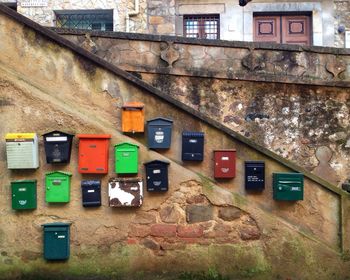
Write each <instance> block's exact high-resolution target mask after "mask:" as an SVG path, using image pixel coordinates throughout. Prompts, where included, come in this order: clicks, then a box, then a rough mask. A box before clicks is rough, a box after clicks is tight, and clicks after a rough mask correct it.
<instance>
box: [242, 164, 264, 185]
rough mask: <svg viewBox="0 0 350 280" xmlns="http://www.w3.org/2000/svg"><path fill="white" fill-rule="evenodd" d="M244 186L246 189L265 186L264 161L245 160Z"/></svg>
mask: <svg viewBox="0 0 350 280" xmlns="http://www.w3.org/2000/svg"><path fill="white" fill-rule="evenodd" d="M245 188H246V190H257V191H259V190H260V191H261V190H263V189H264V188H265V162H263V161H246V162H245Z"/></svg>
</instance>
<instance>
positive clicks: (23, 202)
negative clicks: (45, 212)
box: [18, 200, 27, 205]
mask: <svg viewBox="0 0 350 280" xmlns="http://www.w3.org/2000/svg"><path fill="white" fill-rule="evenodd" d="M18 203H19V204H20V205H26V204H27V200H19V201H18Z"/></svg>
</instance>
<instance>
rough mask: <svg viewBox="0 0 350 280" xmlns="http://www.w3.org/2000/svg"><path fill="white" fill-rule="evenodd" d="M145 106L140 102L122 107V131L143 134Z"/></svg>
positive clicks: (128, 103) (129, 103)
mask: <svg viewBox="0 0 350 280" xmlns="http://www.w3.org/2000/svg"><path fill="white" fill-rule="evenodd" d="M144 107H145V105H144V104H143V103H141V102H127V103H125V104H124V105H123V107H122V110H123V111H122V131H123V132H132V133H134V132H144V130H145V124H144V122H145V110H144Z"/></svg>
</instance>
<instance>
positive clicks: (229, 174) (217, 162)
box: [214, 150, 236, 179]
mask: <svg viewBox="0 0 350 280" xmlns="http://www.w3.org/2000/svg"><path fill="white" fill-rule="evenodd" d="M235 176H236V150H216V151H214V178H217V179H219V178H234V177H235Z"/></svg>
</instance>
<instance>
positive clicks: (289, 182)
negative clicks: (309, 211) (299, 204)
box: [273, 173, 304, 201]
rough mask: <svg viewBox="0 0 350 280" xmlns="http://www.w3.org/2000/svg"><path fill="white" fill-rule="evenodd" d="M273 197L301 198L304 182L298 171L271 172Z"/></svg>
mask: <svg viewBox="0 0 350 280" xmlns="http://www.w3.org/2000/svg"><path fill="white" fill-rule="evenodd" d="M273 198H274V199H275V200H289V201H294V200H303V198H304V182H303V174H300V173H275V174H273Z"/></svg>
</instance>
